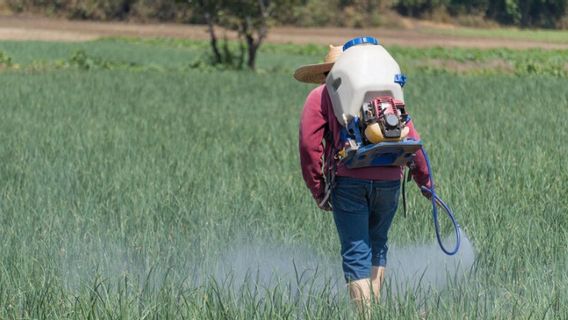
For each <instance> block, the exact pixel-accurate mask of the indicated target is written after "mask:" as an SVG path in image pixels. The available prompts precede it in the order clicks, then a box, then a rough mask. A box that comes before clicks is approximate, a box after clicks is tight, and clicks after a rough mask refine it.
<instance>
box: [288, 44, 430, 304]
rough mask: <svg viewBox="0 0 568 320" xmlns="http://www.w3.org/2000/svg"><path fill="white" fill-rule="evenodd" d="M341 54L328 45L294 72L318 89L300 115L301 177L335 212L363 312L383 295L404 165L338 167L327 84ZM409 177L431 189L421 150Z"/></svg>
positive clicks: (336, 127) (348, 274)
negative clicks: (331, 179) (330, 179)
mask: <svg viewBox="0 0 568 320" xmlns="http://www.w3.org/2000/svg"><path fill="white" fill-rule="evenodd" d="M341 53H342V47H335V46H331V45H330V46H329V51H328V53H327V55H326V57H325V59H324V62H323V63H321V64H312V65H306V66H302V67H300V68H298V69H297V70H296V72H295V73H294V78H295V79H296V80H298V81H301V82H306V83H315V84H318V85H319V86H318V87H317V88H315V89H314V90H312V91H311V92H310V94H309V95H308V97H307V99H306V102H305V104H304V109H303V112H302V115H301V120H300V135H299V148H300V162H301V166H302V175H303V178H304V180H305V182H306V185H307V186H308V188H309V189H310V191H311V192H312V196H313V198H314V199H315V201H316V203H317V204H318V206H319V208H320V209H322V210H326V211H330V210H332V208H333V218H334V221H335V225H336V227H337V232H338V235H339V240H340V242H341V257H342V261H343V265H342V266H343V272H344V276H345V280H346V281H347V284H348V289H349V294H350V296H351V299H352V300H353V301H354V302H355V303H356V304H357V305H358V306H359V307H362V306H367V305H368V304H369V303H370V301H371V297H374V298H375V301H377V300H378V298H379V295H380V289H381V285H382V282H383V279H384V276H385V267H386V264H387V250H388V247H387V235H388V231H389V228H390V226H391V223H392V220H393V217H394V214H395V212H396V209H397V206H398V199H399V195H400V184H401V179H402V176H403V170H402V167H400V166H386V167H385V166H383V167H364V168H357V169H348V168H346V167H345V166H343V165H342V164H341V163H339V164H337V163H334V161H335V160H334V154H332V148H331V146H332V144H333V145H334V146H335V148H334V149H335V150H340V149H341V148H342V146H341V143H340V141H339V140H340V139H339V132H340V129H341V125H340V123H339V122H338V121H337V118H336V117H335V115H334V112H333V108H332V103H331V100H330V97H329V94H328V92H327V89H326V86H325V85H323V83H324V82H325V78H326V76H327V74H328V73H329V71H330V70H331V68H332V67H333V64H334V62H335V60H336V59H337V58H338V57H339V56H340V55H341ZM407 126H408V127H409V129H410V132H409V135H408V137H409V138H414V139H417V140H418V139H420V137H419V135H418V133H417V132H416V131H415V129H414V126H413V124H412V122H411V121H410V122H409V123H408V124H407ZM324 163H325V165H324ZM336 165H337V166H336ZM330 168H335V175H336V176H335V184H334V187H333V189H332V190H331V197H330V198H327V197H326V192H325V183H326V182H325V178H324V177H325V176H326V174H327V173H328V171H329V170H330ZM411 174H412V176H413V178H414V180H415V181H416V183H417V184H418V185H419V186H428V187H429V176H428V170H427V167H426V163H425V160H424V156H423V154H422V152H421V151H420V152H417V154H416V158H415V161H414V165H413V166H412V168H411Z"/></svg>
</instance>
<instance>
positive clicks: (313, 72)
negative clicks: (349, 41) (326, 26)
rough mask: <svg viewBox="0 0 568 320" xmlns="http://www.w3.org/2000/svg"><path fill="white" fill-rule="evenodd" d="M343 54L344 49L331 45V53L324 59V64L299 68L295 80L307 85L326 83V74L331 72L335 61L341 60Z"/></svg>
mask: <svg viewBox="0 0 568 320" xmlns="http://www.w3.org/2000/svg"><path fill="white" fill-rule="evenodd" d="M342 52H343V48H342V47H341V46H338V47H336V46H332V45H329V51H328V52H327V55H326V56H325V58H324V59H323V63H319V64H308V65H305V66H301V67H299V68H298V69H296V71H295V72H294V78H295V79H296V80H298V81H301V82H306V83H317V84H320V83H324V82H325V76H326V75H325V73H326V72H329V70H331V68H332V67H333V64H334V63H335V60H337V58H339V56H340V55H341V53H342Z"/></svg>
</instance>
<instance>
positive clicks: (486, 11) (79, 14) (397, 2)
mask: <svg viewBox="0 0 568 320" xmlns="http://www.w3.org/2000/svg"><path fill="white" fill-rule="evenodd" d="M6 1H7V3H8V5H9V6H10V8H11V9H12V10H14V11H16V12H22V11H32V12H40V13H45V14H51V15H64V16H67V17H70V18H74V19H97V20H124V19H136V20H160V21H179V22H192V23H205V18H204V16H203V13H202V12H200V11H199V10H196V8H195V6H198V5H200V3H208V4H215V3H219V2H232V3H233V4H236V5H239V3H240V5H239V6H241V7H243V8H246V7H250V5H251V4H256V3H258V1H254V0H249V1H240V2H235V1H220V0H214V1H212V0H209V1H195V0H190V1H176V0H155V1H150V0H80V1H79V0H54V1H46V0H6ZM264 2H265V3H267V4H270V3H271V2H274V1H266V0H265V1H264ZM276 2H278V1H276ZM567 8H568V0H495V1H490V0H300V1H289V3H288V4H287V6H285V7H281V8H280V10H278V12H276V13H275V21H276V22H277V23H282V24H292V25H299V26H351V27H365V26H377V25H387V24H392V23H395V22H396V21H393V20H396V18H393V15H392V13H393V12H396V13H398V14H400V15H403V16H411V17H418V18H425V19H434V20H439V21H450V20H452V21H457V22H458V23H459V22H462V23H465V24H476V23H477V24H479V23H481V24H483V23H488V21H494V22H497V23H500V24H505V25H514V26H520V27H543V28H566V27H568V17H567Z"/></svg>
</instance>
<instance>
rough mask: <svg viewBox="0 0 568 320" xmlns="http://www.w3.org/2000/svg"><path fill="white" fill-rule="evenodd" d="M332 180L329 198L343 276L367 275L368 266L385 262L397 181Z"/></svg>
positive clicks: (345, 178)
mask: <svg viewBox="0 0 568 320" xmlns="http://www.w3.org/2000/svg"><path fill="white" fill-rule="evenodd" d="M335 181H336V183H335V187H334V188H333V191H332V195H331V196H332V198H331V201H332V205H333V218H334V220H335V226H336V227H337V232H338V234H339V240H340V241H341V257H342V260H343V273H344V275H345V280H346V281H348V282H349V281H354V280H359V279H364V278H370V277H371V266H386V264H387V251H388V246H387V239H388V237H387V236H388V231H389V229H390V226H391V223H392V220H393V218H394V214H395V212H396V208H397V207H398V198H399V196H400V181H399V180H394V181H392V180H388V181H378V180H362V179H355V178H348V177H336V180H335Z"/></svg>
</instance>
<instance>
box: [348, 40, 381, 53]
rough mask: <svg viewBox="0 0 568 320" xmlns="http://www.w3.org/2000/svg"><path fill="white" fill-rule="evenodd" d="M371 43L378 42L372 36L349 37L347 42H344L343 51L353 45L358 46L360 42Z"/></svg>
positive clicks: (375, 43)
mask: <svg viewBox="0 0 568 320" xmlns="http://www.w3.org/2000/svg"><path fill="white" fill-rule="evenodd" d="M366 43H368V44H373V45H377V44H379V40H377V39H375V38H373V37H359V38H354V39H351V40H349V41H347V42H345V44H344V45H343V51H345V50H347V49H349V48H351V47H354V46H358V45H360V44H366Z"/></svg>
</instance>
